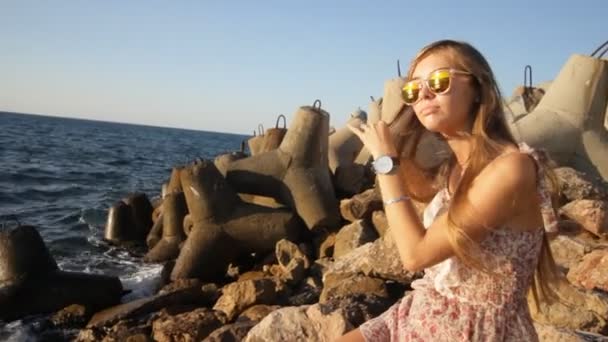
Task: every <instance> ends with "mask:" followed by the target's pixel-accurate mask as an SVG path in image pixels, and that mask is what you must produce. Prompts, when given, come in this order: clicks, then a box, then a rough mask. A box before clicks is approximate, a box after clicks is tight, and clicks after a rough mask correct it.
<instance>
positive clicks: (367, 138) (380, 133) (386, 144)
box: [347, 120, 397, 160]
mask: <svg viewBox="0 0 608 342" xmlns="http://www.w3.org/2000/svg"><path fill="white" fill-rule="evenodd" d="M347 126H348V128H349V129H350V130H351V131H352V132H353V133H354V134H355V135H356V136H357V137H359V139H361V142H363V145H364V146H365V148H367V150H368V151H369V152H370V154H371V155H372V157H373V158H374V160H376V159H377V158H378V157H380V156H382V155H388V156H392V157H396V156H397V149H396V148H395V144H394V143H393V137H392V135H391V132H390V130H389V129H388V125H387V124H386V122H384V121H382V120H380V121H378V122H377V123H375V124H371V125H370V124H366V123H362V124H361V125H360V126H359V127H356V126H353V125H351V124H348V125H347Z"/></svg>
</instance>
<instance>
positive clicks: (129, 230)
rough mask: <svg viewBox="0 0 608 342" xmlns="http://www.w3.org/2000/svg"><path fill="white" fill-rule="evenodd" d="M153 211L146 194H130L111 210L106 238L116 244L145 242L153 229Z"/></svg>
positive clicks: (106, 228)
mask: <svg viewBox="0 0 608 342" xmlns="http://www.w3.org/2000/svg"><path fill="white" fill-rule="evenodd" d="M153 211H154V208H152V204H151V203H150V200H149V199H148V197H147V196H146V195H145V194H143V193H133V194H130V195H129V196H128V197H127V198H125V199H123V200H121V201H118V202H117V203H115V204H114V205H113V206H112V207H111V208H110V210H109V212H108V219H107V222H106V227H105V233H104V238H105V239H106V240H107V241H110V242H112V243H115V244H121V243H125V242H143V241H145V240H146V237H147V236H148V233H149V232H150V229H151V228H152V217H153Z"/></svg>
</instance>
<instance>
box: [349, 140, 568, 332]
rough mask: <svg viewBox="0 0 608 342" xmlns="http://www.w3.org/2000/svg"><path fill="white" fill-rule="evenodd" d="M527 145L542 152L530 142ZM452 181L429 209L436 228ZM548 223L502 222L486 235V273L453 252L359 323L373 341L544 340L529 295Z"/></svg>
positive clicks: (541, 190) (552, 221)
mask: <svg viewBox="0 0 608 342" xmlns="http://www.w3.org/2000/svg"><path fill="white" fill-rule="evenodd" d="M520 151H521V152H525V153H528V154H529V155H531V156H532V157H534V159H535V160H538V159H539V158H541V155H540V154H539V153H537V152H536V151H534V150H532V149H530V148H529V147H528V146H527V145H525V144H520ZM537 165H539V167H538V179H539V180H540V181H539V182H538V195H539V198H540V200H541V212H542V214H543V215H542V216H543V221H544V229H545V230H546V231H555V230H556V229H557V227H556V222H557V221H556V218H555V211H554V210H553V207H552V205H551V199H550V195H549V192H548V191H547V186H546V183H545V181H544V177H543V175H542V170H541V168H540V164H537ZM449 202H450V198H449V193H448V192H447V189H443V190H441V191H439V192H438V193H437V194H436V195H435V198H434V199H433V200H432V201H431V202H430V203H429V205H428V206H427V208H426V209H425V212H424V217H423V221H424V222H423V223H424V226H425V227H426V228H428V227H429V226H430V225H431V223H432V222H433V220H434V219H435V217H437V216H438V215H441V214H442V213H443V212H444V211H445V210H447V207H448V206H449ZM542 241H543V229H542V228H540V227H539V229H538V230H534V231H523V232H516V231H513V230H508V229H504V228H497V229H494V230H492V232H491V233H490V234H489V235H488V236H487V237H486V238H485V239H484V240H482V241H481V242H480V247H481V248H480V253H481V254H482V259H481V260H483V262H484V263H487V264H486V265H487V266H488V267H489V269H490V270H494V271H496V273H498V274H499V277H497V276H496V275H492V274H488V273H484V272H483V271H480V270H477V269H473V268H471V267H468V266H467V265H465V264H463V263H462V262H460V261H459V260H458V258H457V257H451V258H449V259H446V260H444V261H443V262H441V263H439V264H436V265H434V266H432V267H429V268H427V269H426V270H425V275H424V277H423V278H421V279H418V280H415V281H413V282H412V284H411V287H412V288H413V289H414V291H412V292H410V293H408V294H407V295H406V296H405V297H403V298H402V299H401V300H400V301H399V302H397V303H396V304H394V305H393V306H392V307H390V308H389V309H388V310H387V311H386V312H384V313H383V314H381V315H380V316H378V317H376V318H374V319H372V320H369V321H367V322H365V323H363V324H362V325H361V326H360V327H359V328H360V331H361V333H362V335H363V337H364V338H365V340H366V341H517V342H521V341H538V336H537V334H536V330H535V329H534V326H533V324H532V318H531V316H530V312H529V310H528V303H527V299H526V294H527V289H528V284H530V282H531V279H532V277H533V276H534V271H535V269H536V265H537V263H538V258H539V254H540V249H541V246H542Z"/></svg>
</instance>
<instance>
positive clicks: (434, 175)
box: [397, 40, 558, 307]
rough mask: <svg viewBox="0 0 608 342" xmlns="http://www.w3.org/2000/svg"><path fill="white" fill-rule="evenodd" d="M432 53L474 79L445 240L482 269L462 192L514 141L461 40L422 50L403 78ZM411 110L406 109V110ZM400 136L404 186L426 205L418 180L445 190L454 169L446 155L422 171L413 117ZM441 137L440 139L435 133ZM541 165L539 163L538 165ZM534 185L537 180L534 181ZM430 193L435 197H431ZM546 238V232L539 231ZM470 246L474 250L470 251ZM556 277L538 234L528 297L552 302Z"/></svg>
mask: <svg viewBox="0 0 608 342" xmlns="http://www.w3.org/2000/svg"><path fill="white" fill-rule="evenodd" d="M436 53H448V54H449V55H450V56H451V57H453V62H454V63H456V65H453V67H456V68H459V69H461V70H465V71H468V72H470V73H471V74H472V75H473V76H474V77H473V78H474V87H475V91H476V92H477V99H478V100H477V101H475V103H474V107H473V108H472V115H473V116H472V118H471V119H472V125H471V131H470V132H467V133H466V137H467V139H470V141H471V142H472V150H471V154H470V157H469V160H468V166H467V167H466V168H465V170H464V173H463V175H462V178H461V180H460V182H459V183H458V185H457V186H456V189H455V190H454V194H453V195H452V200H451V204H450V207H449V209H448V214H447V215H448V216H447V218H448V223H449V224H448V230H447V234H448V239H449V242H450V244H451V246H452V248H453V249H454V252H455V254H456V256H457V257H458V258H459V259H460V260H462V261H463V262H465V263H466V264H468V265H470V266H472V267H475V268H478V269H482V270H484V271H487V270H486V269H485V268H484V266H483V264H482V263H481V262H480V260H476V258H475V257H474V254H473V253H472V252H471V251H475V250H476V249H475V247H477V246H476V245H475V243H474V241H473V240H472V239H470V237H469V236H468V235H467V234H466V232H465V231H464V230H463V229H462V228H461V227H462V223H463V222H464V219H465V217H466V216H469V215H471V213H472V208H471V204H470V203H469V201H468V200H467V198H466V193H467V191H468V190H469V188H470V187H471V184H472V182H473V180H474V179H475V177H476V176H477V175H478V174H479V173H480V172H481V171H482V170H483V169H484V168H485V167H486V166H487V165H488V164H489V163H490V162H491V161H492V160H493V159H494V158H496V157H497V156H498V155H500V154H501V152H502V151H504V148H505V146H507V145H509V144H512V145H515V146H517V141H516V140H515V138H514V137H513V135H512V134H511V132H510V130H509V127H508V125H507V123H506V121H505V118H504V113H503V107H502V96H501V94H500V90H499V88H498V85H497V82H496V80H495V77H494V74H493V72H492V70H491V68H490V66H489V64H488V62H487V61H486V59H485V58H484V57H483V55H482V54H481V53H480V52H479V51H478V50H477V49H475V48H474V47H473V46H471V45H470V44H468V43H465V42H459V41H453V40H440V41H437V42H434V43H432V44H430V45H427V46H426V47H424V48H423V49H422V50H421V51H420V52H419V53H418V54H417V55H416V56H415V58H414V59H413V61H412V62H411V64H410V68H409V71H408V78H411V77H412V73H413V71H414V69H415V68H416V66H417V64H418V63H419V62H420V61H421V60H422V59H424V58H426V57H427V56H429V55H431V54H436ZM408 110H410V111H411V108H408ZM403 132H404V133H403V135H402V136H399V137H397V147H398V150H399V153H400V156H401V158H402V159H403V160H404V165H406V167H405V168H404V172H407V173H408V177H405V179H406V188H407V190H406V191H407V192H408V194H409V195H410V196H411V197H413V198H415V199H417V200H421V201H428V200H429V199H430V196H429V195H430V194H429V193H426V194H422V193H420V192H418V191H415V184H414V183H419V181H420V178H421V177H423V178H426V180H427V181H432V182H433V184H434V185H435V186H434V187H433V189H434V190H435V192H436V190H438V189H440V188H442V187H443V186H447V183H448V181H449V175H450V173H451V170H452V168H453V167H454V166H455V164H456V163H455V157H454V155H453V153H450V154H449V155H448V156H447V157H446V158H445V160H444V162H443V163H441V164H439V166H438V167H435V168H433V169H423V168H422V167H420V166H419V165H418V164H417V163H416V161H415V154H416V151H417V147H418V143H419V142H420V140H421V137H422V136H423V134H429V132H428V131H427V130H426V128H425V127H424V126H423V125H422V124H421V123H420V121H419V120H418V119H417V118H416V116H415V115H412V117H411V119H410V121H409V123H408V124H407V127H406V128H405V129H404V130H403ZM437 137H439V138H440V139H442V137H441V136H440V135H437ZM540 163H543V162H542V161H541V162H540ZM540 167H542V169H543V170H544V171H545V172H544V176H545V177H546V178H547V179H548V182H547V184H551V185H552V189H550V190H551V192H552V195H553V196H552V197H553V199H554V201H555V202H554V203H556V199H557V189H558V188H557V182H556V181H555V180H556V177H555V176H554V174H553V173H552V171H551V169H550V168H549V167H546V165H540ZM537 181H540V180H538V179H537ZM433 194H434V193H433ZM543 234H545V233H543ZM471 247H474V248H471ZM557 279H558V271H557V268H556V266H555V261H554V259H553V256H552V253H551V248H550V246H549V242H548V239H547V236H546V234H545V235H544V236H543V242H542V247H541V252H540V256H539V262H538V265H537V267H536V270H535V274H534V278H533V279H532V281H531V284H530V288H529V290H530V291H529V294H530V295H532V296H533V298H534V301H535V303H536V304H537V307H538V303H539V301H540V300H544V301H547V302H551V301H553V300H554V299H555V298H556V296H555V292H554V291H553V290H552V287H550V286H549V285H550V284H553V282H555V281H556V280H557Z"/></svg>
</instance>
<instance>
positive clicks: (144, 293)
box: [120, 264, 163, 303]
mask: <svg viewBox="0 0 608 342" xmlns="http://www.w3.org/2000/svg"><path fill="white" fill-rule="evenodd" d="M162 269H163V266H162V265H160V264H149V265H148V264H146V265H141V266H139V268H138V269H137V271H135V272H134V273H132V274H127V275H124V276H121V277H120V281H121V282H122V286H123V288H124V289H126V290H127V289H128V290H132V292H131V293H129V294H127V295H125V296H124V297H122V302H123V303H126V302H129V301H132V300H135V299H139V298H143V297H148V296H151V295H154V294H155V293H156V292H157V291H158V289H159V286H160V273H161V271H162Z"/></svg>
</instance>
